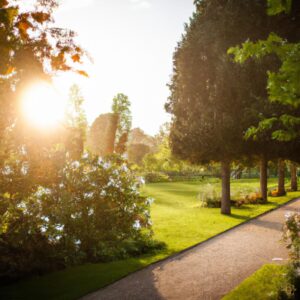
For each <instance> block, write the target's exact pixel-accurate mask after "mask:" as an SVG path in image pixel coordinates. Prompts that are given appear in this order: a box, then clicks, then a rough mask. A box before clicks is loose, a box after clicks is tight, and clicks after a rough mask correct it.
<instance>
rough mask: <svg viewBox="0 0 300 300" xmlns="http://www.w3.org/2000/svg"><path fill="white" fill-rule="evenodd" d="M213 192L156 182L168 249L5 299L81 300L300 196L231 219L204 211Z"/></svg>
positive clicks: (8, 293) (16, 291)
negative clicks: (206, 195)
mask: <svg viewBox="0 0 300 300" xmlns="http://www.w3.org/2000/svg"><path fill="white" fill-rule="evenodd" d="M210 184H211V185H212V186H213V187H215V188H216V190H219V189H220V188H219V186H220V182H219V180H215V179H212V180H210ZM270 185H271V186H274V185H275V180H270ZM207 188H208V189H211V186H209V185H208V182H206V181H204V182H199V181H198V182H175V183H155V184H148V185H146V186H145V187H144V188H143V190H142V192H143V194H145V195H149V196H151V197H153V198H154V199H155V202H154V204H153V206H152V211H151V215H152V220H153V229H154V232H155V238H156V239H158V240H160V241H164V242H165V243H166V245H167V249H166V250H163V251H161V252H159V253H156V254H151V255H145V256H142V257H137V258H131V259H127V260H122V261H117V262H112V263H101V264H87V265H83V266H78V267H73V268H69V269H67V270H63V271H60V272H55V273H52V274H49V275H46V276H42V277H39V278H32V279H30V280H27V281H23V282H20V283H18V284H15V285H12V286H9V287H5V288H1V289H0V299H6V300H10V299H13V300H17V299H22V300H23V299H31V300H34V299H43V300H47V299H56V300H60V299H61V300H62V299H64V300H68V299H77V298H79V297H80V296H83V295H85V294H87V293H89V292H91V291H94V290H96V289H98V288H101V287H103V286H105V285H107V284H109V283H111V282H113V281H115V280H117V279H119V278H121V277H123V276H125V275H127V274H128V273H131V272H133V271H135V270H138V269H140V268H142V267H144V266H146V265H149V264H150V263H153V262H155V261H157V260H160V259H163V258H165V257H167V256H169V255H172V254H174V253H176V252H179V251H181V250H183V249H186V248H188V247H191V246H193V245H195V244H197V243H199V242H201V241H204V240H206V239H208V238H210V237H212V236H214V235H216V234H218V233H221V232H223V231H225V230H227V229H229V228H232V227H234V226H236V225H238V224H240V223H242V222H244V221H246V220H249V219H250V218H253V217H255V216H257V215H259V214H262V213H263V212H265V211H268V210H270V209H273V208H276V207H277V206H279V205H281V204H283V203H285V202H287V201H288V200H291V199H293V198H297V197H300V192H294V193H289V194H288V196H286V197H278V198H270V199H269V201H270V202H269V203H268V204H264V205H245V206H242V207H241V208H233V209H232V215H231V216H224V215H221V214H220V209H214V208H201V207H200V199H199V195H201V193H202V192H203V190H204V189H207ZM257 188H258V180H257V179H251V180H249V179H247V180H245V179H243V180H234V181H232V192H233V196H234V195H236V193H237V192H238V191H240V190H249V191H250V190H255V189H257Z"/></svg>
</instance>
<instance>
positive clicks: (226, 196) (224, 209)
mask: <svg viewBox="0 0 300 300" xmlns="http://www.w3.org/2000/svg"><path fill="white" fill-rule="evenodd" d="M221 169H222V170H221V172H222V199H221V213H222V214H224V215H230V214H231V208H230V162H229V161H222V162H221Z"/></svg>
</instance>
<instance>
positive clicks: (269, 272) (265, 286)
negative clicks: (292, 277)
mask: <svg viewBox="0 0 300 300" xmlns="http://www.w3.org/2000/svg"><path fill="white" fill-rule="evenodd" d="M287 273H288V269H287V266H279V265H271V264H270V265H264V266H263V267H262V268H261V269H259V270H258V271H256V272H255V273H254V274H253V275H251V276H250V277H248V278H247V279H245V280H244V281H243V282H242V283H241V284H240V285H239V286H238V287H236V288H235V289H234V290H232V291H231V292H230V293H229V294H227V295H226V296H225V297H223V298H222V300H253V299H259V300H277V299H279V294H280V292H281V290H282V289H283V288H284V286H288V284H289V280H288V277H287V276H286V275H287Z"/></svg>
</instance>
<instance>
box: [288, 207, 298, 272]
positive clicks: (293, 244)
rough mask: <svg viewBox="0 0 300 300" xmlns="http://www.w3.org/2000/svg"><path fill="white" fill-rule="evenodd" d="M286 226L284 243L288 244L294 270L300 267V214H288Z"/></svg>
mask: <svg viewBox="0 0 300 300" xmlns="http://www.w3.org/2000/svg"><path fill="white" fill-rule="evenodd" d="M285 217H286V221H285V225H284V241H286V242H287V248H288V249H289V254H290V258H291V262H292V264H293V266H294V268H299V266H300V214H299V213H287V214H286V216H285Z"/></svg>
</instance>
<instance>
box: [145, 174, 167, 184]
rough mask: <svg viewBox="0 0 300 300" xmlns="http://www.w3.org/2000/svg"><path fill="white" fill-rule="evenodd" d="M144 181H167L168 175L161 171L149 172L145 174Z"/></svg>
mask: <svg viewBox="0 0 300 300" xmlns="http://www.w3.org/2000/svg"><path fill="white" fill-rule="evenodd" d="M144 178H145V181H146V182H147V183H156V182H169V181H170V177H169V176H168V175H166V174H164V173H161V172H150V173H147V174H145V176H144Z"/></svg>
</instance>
